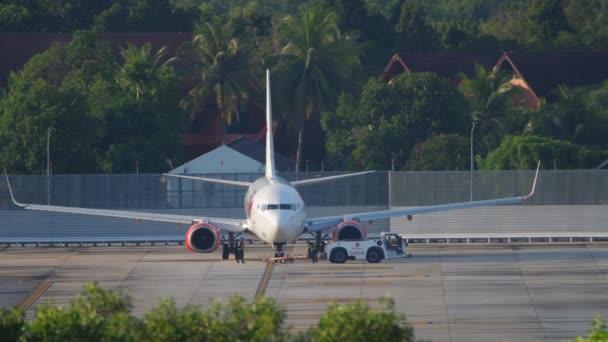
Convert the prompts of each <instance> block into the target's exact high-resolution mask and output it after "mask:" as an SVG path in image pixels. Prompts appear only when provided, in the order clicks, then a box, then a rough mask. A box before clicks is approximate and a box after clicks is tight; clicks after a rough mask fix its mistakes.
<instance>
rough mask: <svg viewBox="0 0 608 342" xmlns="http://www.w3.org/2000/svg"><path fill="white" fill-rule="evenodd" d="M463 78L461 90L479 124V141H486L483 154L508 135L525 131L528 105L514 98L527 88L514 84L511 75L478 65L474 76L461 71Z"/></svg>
mask: <svg viewBox="0 0 608 342" xmlns="http://www.w3.org/2000/svg"><path fill="white" fill-rule="evenodd" d="M461 78H462V79H463V81H462V85H461V86H460V88H459V89H460V91H461V92H462V93H463V94H464V95H465V97H466V99H467V101H468V103H469V108H470V110H471V117H472V119H473V121H474V122H475V123H476V129H475V132H477V135H476V136H477V137H478V138H477V139H476V140H477V141H480V142H482V146H481V154H482V155H486V154H487V153H488V152H489V151H491V150H493V149H494V148H496V146H498V144H500V142H501V140H502V138H503V137H504V135H505V134H521V133H522V132H521V131H520V130H522V129H523V128H522V127H521V126H522V124H521V123H520V121H522V120H523V121H525V116H526V114H527V109H528V108H527V107H526V106H525V105H523V104H520V103H518V102H514V101H513V100H514V98H517V97H520V98H521V97H523V90H522V89H521V88H519V87H517V86H514V85H513V84H511V75H510V74H508V73H499V72H492V71H488V70H486V69H484V68H483V67H482V66H480V65H476V66H475V77H474V78H469V77H467V75H465V74H461ZM522 117H524V118H523V119H522ZM523 125H524V126H525V124H523ZM477 150H479V148H478V149H477Z"/></svg>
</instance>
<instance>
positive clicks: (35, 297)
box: [19, 280, 53, 311]
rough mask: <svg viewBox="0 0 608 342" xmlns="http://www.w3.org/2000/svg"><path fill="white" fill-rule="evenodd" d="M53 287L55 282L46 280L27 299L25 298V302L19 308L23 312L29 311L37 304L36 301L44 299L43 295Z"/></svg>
mask: <svg viewBox="0 0 608 342" xmlns="http://www.w3.org/2000/svg"><path fill="white" fill-rule="evenodd" d="M51 286H53V282H52V281H50V280H44V281H42V282H41V283H40V285H38V287H37V288H36V289H34V292H32V293H31V294H30V295H29V296H28V297H27V298H25V300H24V301H23V303H21V305H19V308H20V309H21V310H23V311H27V310H28V309H29V308H30V307H31V306H32V305H33V304H34V303H36V301H37V300H38V299H39V298H40V297H42V295H43V294H44V293H45V292H46V291H47V290H48V289H50V288H51Z"/></svg>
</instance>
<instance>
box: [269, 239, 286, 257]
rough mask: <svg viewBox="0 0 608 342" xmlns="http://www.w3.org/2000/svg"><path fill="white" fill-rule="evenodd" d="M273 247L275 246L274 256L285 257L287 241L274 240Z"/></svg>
mask: <svg viewBox="0 0 608 342" xmlns="http://www.w3.org/2000/svg"><path fill="white" fill-rule="evenodd" d="M272 247H273V248H274V257H275V258H283V257H285V252H284V248H285V242H273V243H272Z"/></svg>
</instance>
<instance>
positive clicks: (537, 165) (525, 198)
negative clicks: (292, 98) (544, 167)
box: [521, 160, 540, 201]
mask: <svg viewBox="0 0 608 342" xmlns="http://www.w3.org/2000/svg"><path fill="white" fill-rule="evenodd" d="M539 169H540V160H539V161H538V162H537V164H536V173H535V174H534V182H533V183H532V190H531V191H530V193H529V194H527V195H526V196H522V198H521V199H522V200H524V201H525V200H527V199H528V198H530V197H532V195H534V190H535V189H536V180H537V179H538V170H539Z"/></svg>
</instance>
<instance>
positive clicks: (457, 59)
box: [380, 51, 502, 83]
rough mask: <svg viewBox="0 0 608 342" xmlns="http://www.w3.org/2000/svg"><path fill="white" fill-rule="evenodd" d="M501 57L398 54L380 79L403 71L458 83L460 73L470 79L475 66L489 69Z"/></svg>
mask: <svg viewBox="0 0 608 342" xmlns="http://www.w3.org/2000/svg"><path fill="white" fill-rule="evenodd" d="M501 55H502V52H498V51H493V52H467V51H444V52H400V53H396V54H395V55H394V56H393V58H392V59H391V61H390V62H389V64H388V65H387V66H386V68H385V69H384V72H383V73H382V75H381V76H380V78H382V79H384V80H385V81H389V80H391V79H392V78H393V77H395V76H396V75H397V74H400V73H402V72H403V71H404V70H406V71H408V72H424V71H430V72H434V73H436V74H438V75H439V76H442V77H446V78H449V79H451V80H453V81H455V82H456V83H458V82H459V81H460V77H459V73H460V72H462V73H464V74H465V75H467V76H469V77H472V76H474V73H475V64H479V65H481V66H483V67H485V68H486V69H491V68H492V67H494V65H495V64H496V61H498V59H499V58H500V56H501Z"/></svg>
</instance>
